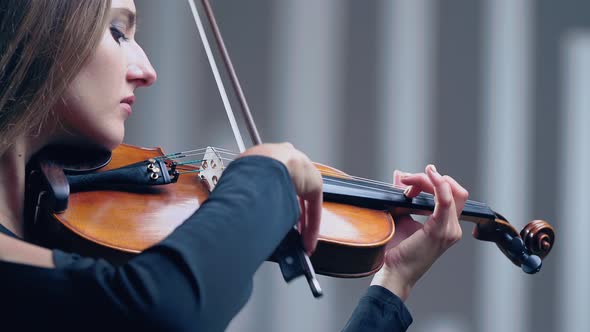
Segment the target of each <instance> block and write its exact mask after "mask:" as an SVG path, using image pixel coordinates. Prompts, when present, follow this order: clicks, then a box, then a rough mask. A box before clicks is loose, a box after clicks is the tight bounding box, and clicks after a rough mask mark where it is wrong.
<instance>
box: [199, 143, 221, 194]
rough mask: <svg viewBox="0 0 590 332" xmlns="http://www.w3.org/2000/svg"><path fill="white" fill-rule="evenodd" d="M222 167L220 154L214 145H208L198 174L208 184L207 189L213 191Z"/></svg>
mask: <svg viewBox="0 0 590 332" xmlns="http://www.w3.org/2000/svg"><path fill="white" fill-rule="evenodd" d="M224 169H225V166H224V165H223V160H222V159H221V154H220V153H219V152H218V151H217V150H215V148H214V147H211V146H208V147H207V149H206V150H205V154H204V155H203V161H202V162H201V171H200V172H199V175H200V177H201V179H203V180H205V181H207V184H209V191H213V189H214V188H215V186H216V185H217V181H219V178H220V177H221V173H222V172H223V170H224Z"/></svg>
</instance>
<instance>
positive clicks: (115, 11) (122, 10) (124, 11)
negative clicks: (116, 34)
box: [111, 8, 135, 28]
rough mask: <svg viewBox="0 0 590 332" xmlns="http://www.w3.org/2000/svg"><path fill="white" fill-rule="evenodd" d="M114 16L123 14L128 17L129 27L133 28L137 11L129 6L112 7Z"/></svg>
mask: <svg viewBox="0 0 590 332" xmlns="http://www.w3.org/2000/svg"><path fill="white" fill-rule="evenodd" d="M111 12H112V15H113V16H123V17H125V18H126V19H127V25H128V28H132V27H133V26H134V25H135V13H134V12H132V11H131V10H130V9H129V8H113V9H111Z"/></svg>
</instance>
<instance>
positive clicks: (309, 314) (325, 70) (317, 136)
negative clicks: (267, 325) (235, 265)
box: [268, 0, 346, 332]
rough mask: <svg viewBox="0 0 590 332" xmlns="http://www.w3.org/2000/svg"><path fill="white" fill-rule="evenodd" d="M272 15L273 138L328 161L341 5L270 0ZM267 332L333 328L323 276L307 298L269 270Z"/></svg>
mask: <svg viewBox="0 0 590 332" xmlns="http://www.w3.org/2000/svg"><path fill="white" fill-rule="evenodd" d="M274 6H275V8H276V11H275V12H274V14H273V17H274V22H275V23H274V25H273V29H274V31H273V41H272V50H271V51H272V52H273V56H272V62H273V63H272V66H273V68H272V75H273V76H272V77H271V89H270V96H272V99H271V107H272V110H271V116H270V119H271V121H269V123H272V124H273V126H274V127H275V128H273V130H274V132H273V135H272V136H273V137H274V139H276V140H281V141H290V142H292V143H293V144H294V145H295V146H296V147H297V148H299V149H301V150H302V151H305V153H306V154H307V155H308V156H310V158H311V159H312V160H315V161H320V162H324V163H328V164H335V163H336V162H337V161H338V160H339V156H338V151H339V149H338V148H337V147H339V146H340V141H339V135H340V132H341V128H342V125H341V123H340V121H339V119H340V118H341V116H342V115H341V114H340V110H341V106H340V104H339V101H340V100H342V96H340V95H339V92H340V91H342V88H341V86H340V84H341V81H342V77H341V72H342V71H343V70H344V68H341V67H342V64H341V62H342V61H344V60H345V59H346V58H345V57H343V56H342V50H343V47H342V41H343V39H344V38H343V35H344V33H345V32H346V22H345V19H346V11H345V9H346V5H345V4H343V3H342V1H340V0H322V1H317V0H297V1H280V2H277V3H275V5H274ZM272 270H273V271H272V273H273V274H272V276H270V277H271V278H270V279H271V283H270V284H269V285H268V286H270V288H271V291H272V300H271V301H273V304H274V310H273V312H272V313H270V315H268V317H272V328H271V329H270V330H272V331H285V332H298V331H335V330H338V329H340V328H342V326H344V323H345V322H338V325H334V324H335V323H334V317H333V316H334V315H337V314H338V313H337V312H335V311H334V310H333V308H334V307H335V306H338V303H330V302H334V301H335V300H337V299H338V297H337V296H334V294H337V293H338V290H337V289H336V288H337V286H336V284H335V283H331V282H330V281H331V280H330V278H322V277H320V279H319V280H320V283H321V286H322V288H323V290H324V293H325V294H326V296H325V297H324V298H322V299H321V300H320V301H318V300H317V299H314V298H313V296H312V294H311V292H310V290H309V286H308V285H307V283H306V281H305V279H304V278H299V279H296V280H294V281H293V282H291V284H288V285H287V284H285V282H284V281H283V280H282V278H281V277H280V272H279V270H278V268H273V269H272Z"/></svg>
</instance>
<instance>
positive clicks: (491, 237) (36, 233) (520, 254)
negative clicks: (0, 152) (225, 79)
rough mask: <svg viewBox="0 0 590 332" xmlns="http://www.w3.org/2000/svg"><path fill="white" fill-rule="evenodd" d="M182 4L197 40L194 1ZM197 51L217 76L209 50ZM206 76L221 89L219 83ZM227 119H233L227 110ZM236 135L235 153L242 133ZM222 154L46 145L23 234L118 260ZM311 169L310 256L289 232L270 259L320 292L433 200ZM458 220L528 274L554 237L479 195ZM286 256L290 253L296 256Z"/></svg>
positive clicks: (33, 169)
mask: <svg viewBox="0 0 590 332" xmlns="http://www.w3.org/2000/svg"><path fill="white" fill-rule="evenodd" d="M189 1H191V0H189ZM190 3H191V9H192V10H193V13H194V14H195V20H196V21H197V26H198V27H199V31H200V32H201V37H202V39H203V40H204V43H205V40H206V38H205V34H204V32H203V31H202V25H201V23H200V20H199V19H198V15H197V14H196V7H195V6H194V3H192V2H190ZM203 5H204V7H205V10H206V13H207V17H208V18H209V21H210V23H211V26H212V29H213V32H214V34H215V38H216V40H217V43H218V46H219V48H220V53H221V54H222V57H223V59H224V63H225V65H226V68H227V70H228V72H229V74H230V78H231V82H232V84H233V85H234V88H235V89H236V91H237V92H236V93H237V95H238V100H239V101H240V104H241V106H242V111H243V113H244V116H245V119H246V123H247V125H248V129H249V131H250V136H251V138H252V141H253V142H254V144H259V143H260V137H259V135H258V132H257V130H256V127H255V125H254V123H253V121H252V117H251V115H250V112H249V109H248V106H247V103H246V101H245V97H244V95H243V92H242V91H241V88H240V86H239V82H238V80H237V76H236V75H235V71H234V70H233V66H232V65H231V61H229V58H228V56H227V50H226V49H225V46H224V45H223V40H222V38H221V35H220V33H219V29H218V28H217V25H216V23H215V19H214V16H213V13H212V10H211V7H210V5H209V3H208V1H207V0H203ZM207 45H208V44H207ZM205 48H206V50H207V54H208V58H209V60H210V63H211V66H212V68H214V73H216V72H217V69H216V67H215V66H214V65H213V60H212V56H209V55H210V53H211V52H210V49H209V48H208V46H205ZM214 76H215V77H216V80H217V83H218V86H220V85H221V80H219V79H218V75H214ZM220 90H221V89H220ZM222 95H223V93H222ZM225 99H227V97H226V98H225ZM225 99H224V100H225ZM228 116H229V117H230V122H232V119H233V116H232V115H230V112H228ZM233 122H235V120H234V121H233ZM233 122H232V123H233ZM236 132H237V130H236V129H234V133H236ZM236 136H238V135H236ZM236 140H237V141H238V146H239V147H240V151H243V149H244V148H243V146H244V145H243V143H241V139H238V137H236ZM195 153H198V154H201V156H200V157H199V158H200V159H197V161H196V165H193V164H194V163H195V161H192V162H183V161H178V160H179V159H180V158H183V157H187V156H188V157H190V156H192V155H194V154H195ZM224 153H227V151H222V150H220V149H214V148H209V149H203V150H199V151H191V152H190V153H186V152H184V153H178V154H165V153H164V151H163V150H162V149H160V148H142V147H136V146H131V145H125V144H123V145H121V146H119V147H118V148H116V149H115V150H113V151H112V152H109V151H100V150H98V151H94V150H89V149H79V148H76V147H67V148H64V147H48V148H47V149H44V150H43V151H41V152H40V153H39V154H38V155H36V156H35V157H34V158H33V159H32V161H31V163H30V165H29V166H28V169H27V184H26V186H27V191H26V204H27V205H28V206H29V207H31V208H27V209H26V211H27V213H28V215H26V216H25V217H26V220H27V228H26V233H27V236H28V237H30V238H31V239H33V241H35V242H37V243H39V244H41V245H44V246H48V247H58V248H62V249H64V250H69V251H75V252H79V253H81V254H84V255H89V256H95V257H104V258H107V259H109V260H111V261H113V262H115V263H116V262H121V263H122V262H124V261H126V260H127V259H129V258H130V257H133V256H134V255H136V254H138V253H140V252H142V251H143V250H145V249H147V248H148V247H150V246H152V245H154V244H156V243H158V242H160V241H161V240H163V239H164V238H165V237H166V236H168V235H169V234H170V233H171V232H172V231H173V230H174V229H175V228H176V227H177V226H179V225H180V224H181V223H182V222H183V221H184V220H186V219H187V218H188V217H189V216H190V215H191V214H193V213H194V212H195V211H196V210H197V209H198V208H199V206H200V205H201V204H203V202H204V201H205V200H206V199H207V197H208V194H209V192H210V190H212V189H214V187H215V184H216V182H217V181H218V180H219V178H220V176H221V174H222V171H223V168H224V167H225V162H226V161H227V160H228V158H226V157H223V156H222V154H224ZM316 167H317V168H318V169H319V170H320V172H321V174H322V177H323V181H324V186H323V188H324V203H323V211H322V224H321V226H320V233H319V239H318V245H317V248H316V251H315V253H314V254H313V256H312V257H311V258H308V257H307V256H306V255H305V253H304V252H303V249H302V246H301V243H300V240H299V239H298V233H297V232H296V231H292V232H290V233H289V234H288V236H287V237H286V239H285V240H284V241H283V243H281V245H280V246H279V248H277V252H276V253H275V254H273V257H270V258H269V259H270V260H274V261H277V262H278V263H279V264H280V266H281V271H282V272H283V276H284V278H285V280H287V281H289V280H291V279H293V278H294V277H296V276H298V275H302V274H303V275H305V276H306V278H307V280H308V282H309V283H310V286H311V288H312V291H313V292H314V295H316V296H318V295H321V289H320V288H319V284H318V283H317V280H315V272H317V273H319V274H323V275H328V276H334V277H345V278H355V277H363V276H367V275H370V274H373V273H375V272H376V271H377V270H379V269H380V268H381V266H382V265H383V261H384V255H385V249H386V244H387V243H388V242H389V240H390V239H391V238H392V236H393V234H394V232H395V221H394V219H393V217H392V215H395V214H398V213H401V212H403V213H411V214H429V213H431V212H432V211H433V209H434V198H433V196H432V195H430V194H427V193H421V194H419V195H418V196H417V197H414V198H412V199H408V198H407V197H405V195H404V194H403V190H402V189H401V188H397V187H395V186H393V185H390V184H387V183H381V182H378V181H372V180H367V179H361V178H357V177H354V176H350V175H348V174H346V173H344V172H341V171H339V170H337V169H335V168H332V167H329V166H326V165H321V164H316ZM461 220H464V221H470V222H473V223H474V224H475V230H474V232H473V236H474V237H475V238H476V239H479V240H482V241H489V242H493V243H495V244H496V245H497V246H498V248H499V249H500V250H501V252H502V253H504V255H506V256H507V257H508V259H509V260H510V261H512V263H514V264H515V265H517V266H519V267H521V268H522V269H523V271H524V272H526V273H536V272H538V271H539V270H540V269H541V266H542V260H543V259H544V258H545V257H546V256H547V255H548V254H549V252H550V251H551V249H552V248H553V245H554V242H555V231H554V229H553V228H552V227H551V225H550V224H549V223H547V222H546V221H542V220H535V221H532V222H530V223H529V224H528V225H526V227H524V229H522V231H520V232H518V231H517V230H516V229H515V228H514V227H513V226H512V225H511V224H510V223H509V222H508V221H507V220H506V218H504V217H502V216H501V215H500V214H498V213H496V212H495V211H493V210H492V209H491V208H490V207H488V206H487V205H486V204H484V203H481V202H476V201H471V200H469V201H467V202H466V204H465V208H464V210H463V212H462V214H461ZM294 257H297V258H298V259H295V263H293V258H294Z"/></svg>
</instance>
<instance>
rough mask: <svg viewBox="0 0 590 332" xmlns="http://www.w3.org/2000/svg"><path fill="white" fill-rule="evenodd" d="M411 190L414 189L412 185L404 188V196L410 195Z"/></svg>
mask: <svg viewBox="0 0 590 332" xmlns="http://www.w3.org/2000/svg"><path fill="white" fill-rule="evenodd" d="M410 190H412V186H409V187H406V189H405V190H404V196H406V197H408V195H409V194H410Z"/></svg>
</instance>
